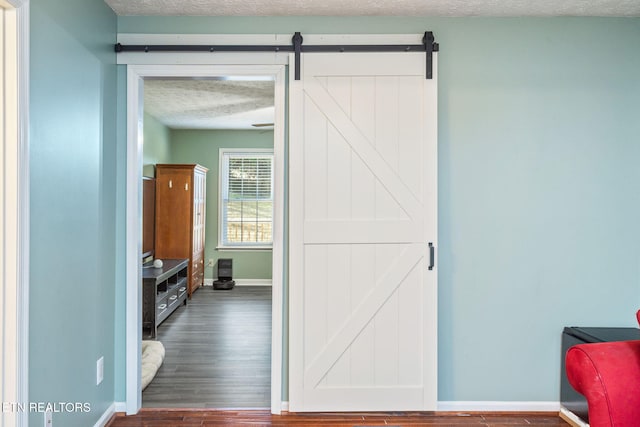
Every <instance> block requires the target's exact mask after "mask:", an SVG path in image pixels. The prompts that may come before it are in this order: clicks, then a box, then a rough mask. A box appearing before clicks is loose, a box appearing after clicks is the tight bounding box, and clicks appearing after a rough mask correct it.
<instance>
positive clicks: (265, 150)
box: [216, 148, 275, 251]
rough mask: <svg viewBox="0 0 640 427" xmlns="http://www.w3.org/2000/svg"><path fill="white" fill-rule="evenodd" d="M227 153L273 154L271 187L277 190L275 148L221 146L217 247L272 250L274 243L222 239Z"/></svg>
mask: <svg viewBox="0 0 640 427" xmlns="http://www.w3.org/2000/svg"><path fill="white" fill-rule="evenodd" d="M225 153H242V154H251V153H256V154H268V155H271V157H272V162H271V168H272V169H271V175H272V181H271V189H272V191H274V190H275V182H274V178H275V173H274V165H275V155H274V150H273V149H271V148H220V149H219V150H218V246H216V249H218V250H223V251H270V250H272V248H273V244H269V245H260V244H250V243H247V244H241V245H229V244H225V242H224V241H223V239H222V235H223V224H222V222H223V219H222V218H223V213H224V212H223V211H224V207H223V203H222V194H223V192H224V188H223V184H222V183H223V177H222V172H223V170H224V164H223V157H224V154H225ZM273 222H274V219H273V218H272V223H273Z"/></svg>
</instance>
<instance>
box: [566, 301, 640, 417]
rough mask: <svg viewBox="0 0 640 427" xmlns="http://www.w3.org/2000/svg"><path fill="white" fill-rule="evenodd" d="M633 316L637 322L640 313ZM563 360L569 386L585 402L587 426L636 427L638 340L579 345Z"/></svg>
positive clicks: (639, 396) (638, 407) (639, 401)
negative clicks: (587, 408)
mask: <svg viewBox="0 0 640 427" xmlns="http://www.w3.org/2000/svg"><path fill="white" fill-rule="evenodd" d="M636 317H637V318H638V322H639V323H640V310H638V312H637V313H636ZM565 361H566V369H567V377H568V379H569V383H570V384H571V385H572V386H573V388H575V389H576V391H577V392H578V393H580V394H582V395H584V396H585V398H586V399H587V404H588V407H589V425H590V426H591V427H633V426H640V341H618V342H603V343H590V344H579V345H576V346H573V347H571V348H570V349H569V350H568V351H567V355H566V359H565Z"/></svg>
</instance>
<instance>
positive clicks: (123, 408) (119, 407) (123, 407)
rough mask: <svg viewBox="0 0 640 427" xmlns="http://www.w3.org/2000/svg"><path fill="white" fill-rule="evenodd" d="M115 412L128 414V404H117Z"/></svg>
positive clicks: (115, 404)
mask: <svg viewBox="0 0 640 427" xmlns="http://www.w3.org/2000/svg"><path fill="white" fill-rule="evenodd" d="M113 405H114V406H115V412H127V402H115V403H114V404H113Z"/></svg>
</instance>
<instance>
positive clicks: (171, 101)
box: [144, 79, 274, 129]
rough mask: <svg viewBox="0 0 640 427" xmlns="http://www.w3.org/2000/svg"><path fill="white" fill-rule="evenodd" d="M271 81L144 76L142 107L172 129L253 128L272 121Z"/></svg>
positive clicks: (272, 90)
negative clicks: (258, 124)
mask: <svg viewBox="0 0 640 427" xmlns="http://www.w3.org/2000/svg"><path fill="white" fill-rule="evenodd" d="M273 93H274V83H273V81H236V80H211V79H207V80H204V79H198V80H195V79H173V80H159V79H158V80H156V79H147V80H145V82H144V111H145V113H148V114H150V115H152V116H153V117H155V118H156V119H157V120H159V121H160V122H161V123H163V124H164V125H165V126H168V127H170V128H172V129H255V127H253V126H252V124H255V123H273V121H274V106H273V105H274V104H273V102H274V101H273Z"/></svg>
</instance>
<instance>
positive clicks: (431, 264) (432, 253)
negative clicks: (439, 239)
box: [429, 242, 436, 270]
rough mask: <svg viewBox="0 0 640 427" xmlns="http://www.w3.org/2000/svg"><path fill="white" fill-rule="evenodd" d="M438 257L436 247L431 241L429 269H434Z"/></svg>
mask: <svg viewBox="0 0 640 427" xmlns="http://www.w3.org/2000/svg"><path fill="white" fill-rule="evenodd" d="M435 259H436V247H435V246H433V243H431V242H429V270H433V267H434V265H435Z"/></svg>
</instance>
